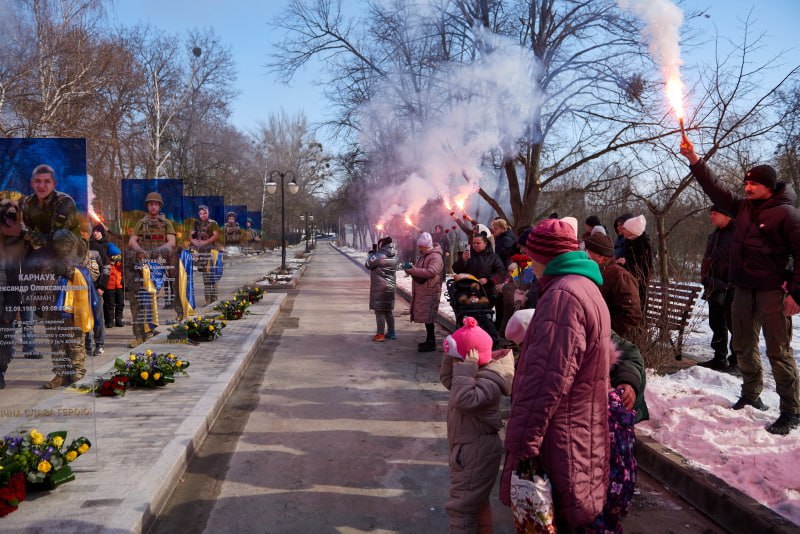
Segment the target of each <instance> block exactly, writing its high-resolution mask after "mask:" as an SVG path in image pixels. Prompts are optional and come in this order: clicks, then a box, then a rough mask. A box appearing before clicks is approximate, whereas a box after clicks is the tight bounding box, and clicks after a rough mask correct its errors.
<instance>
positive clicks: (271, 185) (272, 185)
mask: <svg viewBox="0 0 800 534" xmlns="http://www.w3.org/2000/svg"><path fill="white" fill-rule="evenodd" d="M276 175H277V176H280V177H281V271H282V272H284V273H285V272H286V203H285V197H286V193H285V191H284V178H285V177H286V176H291V178H292V181H291V182H289V193H290V194H292V195H294V194H295V193H297V190H298V189H299V187H300V186H298V185H297V181H296V180H295V178H294V173H293V172H292V171H284V172H280V171H272V172H271V173H269V182H267V183H266V184H265V186H264V187H266V189H267V193H269V194H270V195H272V194H274V193H275V190H276V189H277V187H278V184H277V183H276V182H275V176H276Z"/></svg>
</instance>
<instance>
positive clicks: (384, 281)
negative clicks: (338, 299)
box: [364, 243, 397, 311]
mask: <svg viewBox="0 0 800 534" xmlns="http://www.w3.org/2000/svg"><path fill="white" fill-rule="evenodd" d="M364 267H366V268H367V269H369V270H370V275H369V309H370V310H376V311H389V310H393V309H394V296H395V291H397V278H396V275H395V273H396V271H397V253H396V252H395V249H394V243H388V244H386V245H384V246H383V247H381V249H380V250H378V251H377V252H371V253H370V254H369V256H367V261H366V263H365V264H364Z"/></svg>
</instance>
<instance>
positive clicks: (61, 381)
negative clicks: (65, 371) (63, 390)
mask: <svg viewBox="0 0 800 534" xmlns="http://www.w3.org/2000/svg"><path fill="white" fill-rule="evenodd" d="M71 383H72V382H70V381H69V379H68V378H67V377H66V376H62V375H56V376H54V377H53V378H52V379H51V380H50V382H45V383H44V385H43V386H42V388H44V389H58V388H60V387H61V386H68V385H70V384H71Z"/></svg>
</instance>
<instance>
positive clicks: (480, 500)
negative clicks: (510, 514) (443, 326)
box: [439, 317, 514, 533]
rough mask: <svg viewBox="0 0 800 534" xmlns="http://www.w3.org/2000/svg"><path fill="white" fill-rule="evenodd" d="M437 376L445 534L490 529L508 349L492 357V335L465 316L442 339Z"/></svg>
mask: <svg viewBox="0 0 800 534" xmlns="http://www.w3.org/2000/svg"><path fill="white" fill-rule="evenodd" d="M439 377H440V378H441V381H442V384H444V386H445V387H446V388H447V389H449V390H450V400H449V401H448V404H447V442H448V445H449V449H450V454H449V465H450V498H449V499H448V501H447V504H446V505H445V509H446V510H447V514H448V515H449V516H450V532H451V533H455V532H491V530H492V509H491V504H490V501H489V496H490V494H491V492H492V487H493V486H494V482H495V479H496V478H497V471H498V468H499V467H500V459H501V457H502V454H503V442H502V440H501V439H500V436H499V435H498V432H499V431H500V428H501V427H502V420H501V417H500V401H501V399H502V398H503V395H510V394H511V383H512V381H513V378H514V358H513V356H512V355H511V351H502V352H499V355H498V357H497V358H493V357H492V337H491V336H490V335H489V334H487V333H486V332H485V331H484V330H482V329H481V328H480V327H479V326H478V323H477V321H476V320H475V319H474V318H472V317H465V318H464V326H463V327H462V328H459V329H458V330H456V331H455V332H453V334H452V335H450V336H448V337H447V338H446V339H445V341H444V357H443V358H442V364H441V366H440V368H439Z"/></svg>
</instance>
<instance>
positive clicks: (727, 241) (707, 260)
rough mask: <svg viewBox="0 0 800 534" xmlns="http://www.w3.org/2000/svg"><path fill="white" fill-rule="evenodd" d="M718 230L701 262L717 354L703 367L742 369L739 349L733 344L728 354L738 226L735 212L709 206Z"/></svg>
mask: <svg viewBox="0 0 800 534" xmlns="http://www.w3.org/2000/svg"><path fill="white" fill-rule="evenodd" d="M709 217H710V218H711V224H713V225H714V231H713V232H711V235H709V236H708V241H707V243H706V252H705V254H704V255H703V263H702V264H701V266H700V281H701V282H702V283H703V298H704V299H705V300H706V301H707V302H708V326H709V327H710V328H711V348H712V349H714V357H713V358H711V359H710V360H708V361H705V362H701V363H700V364H698V365H700V366H701V367H707V368H709V369H713V370H715V371H738V370H739V366H738V363H737V360H736V353H734V352H733V348H732V347H731V349H730V350H731V355H730V357H729V356H728V332H730V331H731V304H733V293H734V289H733V287H732V286H731V284H730V281H729V278H730V274H729V273H730V263H731V244H732V243H733V232H734V227H735V226H736V225H735V223H734V222H733V219H732V218H731V214H730V213H729V212H726V211H725V210H724V209H723V208H720V207H719V206H717V205H714V206H711V209H710V210H709Z"/></svg>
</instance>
